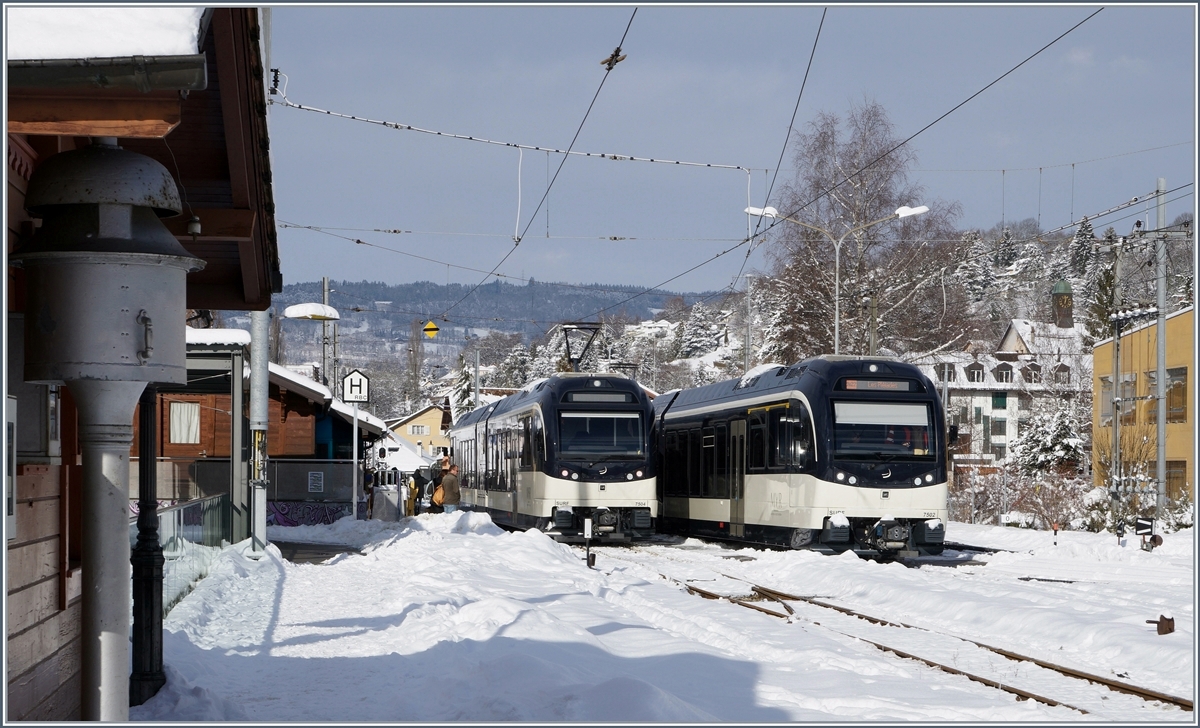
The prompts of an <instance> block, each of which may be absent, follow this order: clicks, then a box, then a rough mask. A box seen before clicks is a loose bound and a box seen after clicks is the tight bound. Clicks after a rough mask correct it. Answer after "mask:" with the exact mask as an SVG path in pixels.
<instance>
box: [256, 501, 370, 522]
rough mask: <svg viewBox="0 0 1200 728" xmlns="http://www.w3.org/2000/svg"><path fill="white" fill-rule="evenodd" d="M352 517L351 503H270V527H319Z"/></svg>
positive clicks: (268, 505)
mask: <svg viewBox="0 0 1200 728" xmlns="http://www.w3.org/2000/svg"><path fill="white" fill-rule="evenodd" d="M348 515H350V504H349V503H313V502H310V501H268V502H267V525H268V526H318V525H322V524H326V523H333V522H334V521H336V520H338V519H339V518H341V517H342V516H348Z"/></svg>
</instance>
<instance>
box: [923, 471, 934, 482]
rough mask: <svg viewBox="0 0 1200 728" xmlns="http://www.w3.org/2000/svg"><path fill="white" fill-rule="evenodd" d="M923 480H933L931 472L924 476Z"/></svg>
mask: <svg viewBox="0 0 1200 728" xmlns="http://www.w3.org/2000/svg"><path fill="white" fill-rule="evenodd" d="M925 482H926V483H932V482H933V473H930V474H929V475H926V476H925Z"/></svg>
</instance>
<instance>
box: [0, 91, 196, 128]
mask: <svg viewBox="0 0 1200 728" xmlns="http://www.w3.org/2000/svg"><path fill="white" fill-rule="evenodd" d="M181 106H182V99H180V98H179V94H178V92H175V91H164V92H156V93H151V94H134V95H113V94H111V93H110V94H107V95H104V96H101V95H98V94H92V93H86V94H81V93H75V92H72V93H70V94H61V93H59V94H44V93H32V92H26V91H24V90H23V91H21V92H13V93H10V94H9V95H8V132H9V133H17V134H42V135H48V136H111V137H118V138H133V137H137V138H143V139H146V138H150V139H161V138H162V137H165V136H166V135H167V134H169V133H171V130H172V129H174V128H175V127H177V126H179V122H180V120H181V118H182V109H181Z"/></svg>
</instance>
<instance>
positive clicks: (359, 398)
mask: <svg viewBox="0 0 1200 728" xmlns="http://www.w3.org/2000/svg"><path fill="white" fill-rule="evenodd" d="M370 392H371V380H370V379H368V378H367V375H366V374H363V373H362V372H360V371H358V370H357V369H355V370H354V371H352V372H350V373H349V374H347V375H346V376H345V378H343V379H342V401H343V402H369V401H370Z"/></svg>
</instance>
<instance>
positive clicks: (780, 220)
mask: <svg viewBox="0 0 1200 728" xmlns="http://www.w3.org/2000/svg"><path fill="white" fill-rule="evenodd" d="M1103 9H1104V8H1098V9H1097V10H1096V11H1095V12H1094V13H1092V14H1091V15H1089V16H1087V17H1086V18H1084V19H1083V20H1081V21H1079V22H1078V23H1076V24H1075V25H1073V26H1071V27H1070V28H1069V29H1068V30H1067V31H1066V32H1064V33H1063V34H1062V35H1060V36H1058V37H1057V38H1055V39H1054V40H1052V41H1050V42H1049V43H1047V44H1046V45H1044V46H1042V47H1041V48H1039V49H1038V50H1036V51H1034V52H1033V54H1031V55H1030V56H1029V57H1027V58H1026V59H1025V60H1023V61H1021V62H1020V63H1018V64H1017V65H1015V66H1013V67H1012V68H1010V69H1009V70H1007V71H1005V72H1004V73H1003V74H1002V75H1001V76H1000V77H998V78H997V79H995V80H994V81H992V82H991V83H989V84H988V85H986V86H984V87H983V88H981V89H979V90H978V91H976V92H975V93H973V94H971V95H970V96H968V97H967V98H966V99H965V100H963V101H962V102H960V103H959V104H958V105H957V106H955V107H954V108H952V109H950V110H949V111H947V112H946V113H944V114H942V115H941V116H939V117H938V118H936V119H934V120H933V121H931V122H929V123H928V124H926V125H925V126H923V127H921V129H919V130H918V131H917V132H916V133H914V134H912V135H911V136H909V137H908V138H907V139H905V140H904V141H902V142H900V143H898V144H896V145H895V146H894V147H892V148H891V149H889V150H887V151H886V152H884V153H883V154H880V155H879V156H878V157H876V158H875V159H873V160H871V161H870V162H869V163H867V164H866V165H864V166H863V167H861V168H860V169H859V170H858V171H856V172H854V173H852V174H850V175H849V176H848V177H846V178H845V179H843V180H842V181H841V182H838V183H837V184H836V185H834V186H833V187H830V188H829V189H827V190H825V191H824V192H822V193H821V194H819V195H817V196H816V197H815V198H813V199H812V200H809V201H808V202H806V203H804V204H803V205H800V206H799V207H797V208H796V209H794V210H792V211H791V212H789V213H788V214H787V215H781V216H780V217H778V218H776V219H775V222H773V223H771V224H770V225H768V226H767V228H766V230H763V233H766V232H769V231H770V230H772V229H773V228H774V227H775V226H776V225H780V224H782V223H783V221H784V218H787V217H795V216H796V215H798V214H799V213H800V211H801V210H803V209H805V208H806V207H808V206H809V205H812V204H813V203H814V202H817V201H818V200H820V199H821V198H823V197H825V196H827V195H829V194H830V193H831V192H833V191H834V190H836V189H838V188H839V187H841V186H842V185H844V184H846V183H847V182H849V181H850V180H852V179H854V178H855V177H857V176H858V175H860V174H862V173H863V172H865V171H866V170H868V169H870V168H871V167H872V166H874V165H875V163H876V162H878V161H879V160H881V159H883V158H885V157H887V156H888V155H889V154H891V153H892V152H894V151H896V150H897V149H899V148H900V147H902V146H904V145H905V144H908V143H909V142H911V141H912V140H913V139H916V138H917V137H918V136H920V135H921V134H923V133H925V132H926V131H927V130H929V128H930V127H932V126H933V125H934V124H937V123H938V122H940V121H941V120H942V119H945V118H946V117H947V116H949V115H950V114H953V113H954V112H955V111H958V110H959V109H961V108H962V107H963V106H965V105H966V104H967V103H968V102H970V101H971V100H972V99H974V98H975V97H976V96H979V95H980V94H982V93H983V92H984V91H987V90H988V89H990V88H991V87H992V86H995V85H996V84H998V83H1000V81H1002V80H1004V79H1005V78H1007V77H1008V76H1009V75H1011V74H1012V73H1013V72H1015V71H1016V70H1017V69H1018V68H1020V67H1021V66H1024V65H1025V64H1026V63H1029V62H1030V61H1031V60H1033V59H1034V58H1036V57H1037V56H1039V55H1041V54H1042V52H1044V51H1045V50H1046V49H1047V48H1049V47H1050V46H1052V45H1054V44H1055V43H1057V42H1059V41H1060V40H1062V39H1063V38H1065V37H1067V36H1068V35H1070V34H1071V33H1072V32H1073V31H1075V30H1076V29H1077V28H1079V26H1081V25H1083V24H1084V23H1086V22H1087V21H1089V20H1091V19H1092V18H1094V17H1096V15H1098V14H1099V13H1100V11H1101V10H1103Z"/></svg>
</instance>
